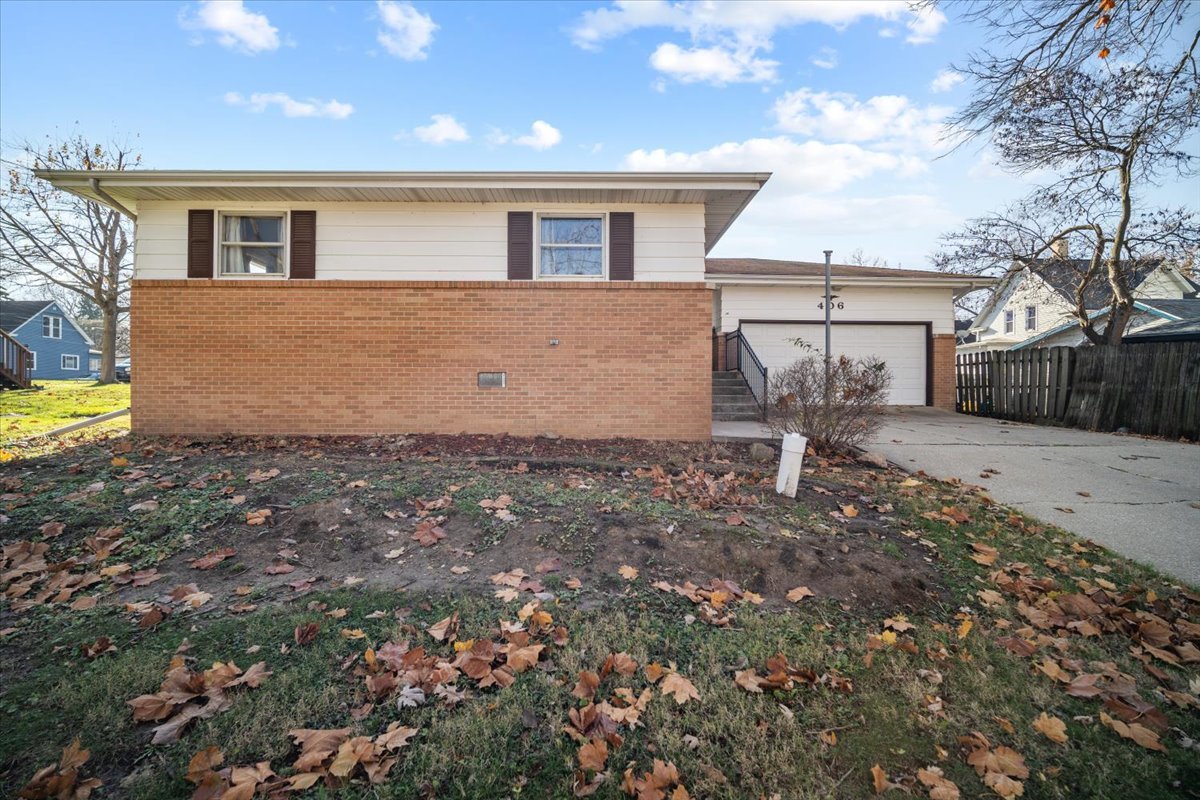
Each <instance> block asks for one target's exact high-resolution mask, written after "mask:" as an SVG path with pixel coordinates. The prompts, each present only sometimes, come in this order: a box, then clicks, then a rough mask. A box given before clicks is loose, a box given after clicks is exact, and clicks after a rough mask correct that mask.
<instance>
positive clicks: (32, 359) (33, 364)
mask: <svg viewBox="0 0 1200 800" xmlns="http://www.w3.org/2000/svg"><path fill="white" fill-rule="evenodd" d="M29 371H30V372H37V353H35V352H33V351H32V350H30V351H29Z"/></svg>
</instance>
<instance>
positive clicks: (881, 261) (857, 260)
mask: <svg viewBox="0 0 1200 800" xmlns="http://www.w3.org/2000/svg"><path fill="white" fill-rule="evenodd" d="M846 263H847V264H853V265H854V266H856V267H886V266H888V262H887V259H886V258H880V257H879V256H869V255H867V253H866V251H865V250H863V249H862V248H861V247H856V248H854V250H852V251H851V253H850V255H849V257H847V259H846Z"/></svg>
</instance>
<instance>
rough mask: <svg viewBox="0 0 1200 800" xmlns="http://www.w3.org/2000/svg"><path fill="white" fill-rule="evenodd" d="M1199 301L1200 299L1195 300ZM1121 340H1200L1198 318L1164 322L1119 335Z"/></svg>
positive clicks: (1147, 341) (1145, 341)
mask: <svg viewBox="0 0 1200 800" xmlns="http://www.w3.org/2000/svg"><path fill="white" fill-rule="evenodd" d="M1195 302H1200V301H1195ZM1121 341H1122V342H1133V343H1135V344H1146V343H1150V342H1200V319H1184V320H1178V321H1175V322H1164V323H1162V324H1161V325H1154V326H1152V327H1149V328H1142V329H1141V330H1139V331H1137V332H1135V333H1127V334H1125V335H1124V336H1122V337H1121Z"/></svg>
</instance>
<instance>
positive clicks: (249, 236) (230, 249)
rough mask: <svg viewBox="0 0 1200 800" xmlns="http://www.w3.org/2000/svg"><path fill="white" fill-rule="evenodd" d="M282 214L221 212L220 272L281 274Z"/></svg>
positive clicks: (282, 249) (282, 271) (227, 273)
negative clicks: (251, 214)
mask: <svg viewBox="0 0 1200 800" xmlns="http://www.w3.org/2000/svg"><path fill="white" fill-rule="evenodd" d="M283 228H284V215H283V214H256V215H253V216H250V215H239V214H222V215H221V253H220V261H221V274H222V275H283V274H284V269H283V262H284V245H283V242H284V239H283Z"/></svg>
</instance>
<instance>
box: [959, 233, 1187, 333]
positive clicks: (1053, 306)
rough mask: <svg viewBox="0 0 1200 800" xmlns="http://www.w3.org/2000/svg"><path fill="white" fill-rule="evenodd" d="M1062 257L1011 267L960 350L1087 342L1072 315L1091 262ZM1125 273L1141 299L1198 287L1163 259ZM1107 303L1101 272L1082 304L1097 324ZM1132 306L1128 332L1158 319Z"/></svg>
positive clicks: (1180, 295)
mask: <svg viewBox="0 0 1200 800" xmlns="http://www.w3.org/2000/svg"><path fill="white" fill-rule="evenodd" d="M1065 255H1066V254H1065V253H1063V256H1064V257H1058V256H1056V257H1054V258H1049V259H1038V260H1036V261H1025V262H1021V263H1020V264H1018V265H1016V266H1014V268H1013V269H1012V270H1010V271H1009V273H1008V274H1007V275H1005V277H1004V278H1003V279H1002V280H1001V282H1000V284H999V286H998V287H997V289H996V292H995V293H994V294H993V295H992V297H991V298H990V299H989V300H988V302H987V304H986V305H984V307H983V309H982V310H981V311H980V312H979V315H978V316H977V317H976V318H975V321H974V323H973V324H972V326H971V328H970V332H971V333H974V334H975V336H976V339H975V341H974V342H969V343H963V344H961V345H960V347H959V350H960V352H979V351H989V350H1019V349H1024V348H1027V347H1056V346H1068V347H1076V346H1078V345H1081V344H1085V343H1086V341H1087V340H1086V337H1084V335H1083V331H1082V330H1081V329H1080V328H1079V325H1078V322H1077V320H1076V318H1075V314H1074V309H1075V292H1076V287H1077V286H1078V285H1079V282H1080V280H1079V276H1080V275H1082V274H1084V272H1085V271H1086V269H1087V267H1088V265H1089V263H1090V262H1089V261H1088V260H1086V259H1072V258H1067V257H1065ZM1128 273H1129V279H1130V286H1131V287H1132V290H1133V294H1134V297H1135V298H1137V299H1138V300H1139V301H1144V300H1158V299H1180V298H1189V297H1195V296H1196V294H1197V292H1198V291H1200V285H1198V284H1196V283H1195V282H1194V281H1193V280H1192V279H1191V278H1190V277H1189V276H1188V275H1186V274H1185V273H1184V272H1183V271H1182V270H1180V269H1179V267H1178V266H1177V265H1175V264H1173V263H1171V262H1170V261H1167V260H1165V259H1162V258H1143V259H1139V260H1138V261H1137V262H1135V263H1134V264H1133V266H1132V268H1131V269H1129V270H1128ZM1111 302H1112V287H1111V286H1110V285H1109V283H1108V281H1107V280H1105V279H1104V278H1103V276H1101V277H1100V278H1098V279H1095V280H1093V281H1091V282H1090V283H1089V285H1088V287H1087V289H1086V291H1085V293H1084V305H1085V308H1087V309H1088V311H1089V314H1090V316H1091V318H1092V319H1095V320H1097V321H1098V322H1099V323H1100V324H1099V327H1101V328H1102V327H1103V317H1104V316H1106V315H1107V314H1108V309H1109V304H1110V303H1111ZM1135 307H1136V308H1137V311H1138V313H1137V314H1135V316H1134V318H1133V319H1132V320H1131V321H1130V324H1129V327H1128V330H1129V331H1130V332H1133V331H1136V330H1138V329H1139V328H1140V327H1141V326H1143V325H1146V324H1151V323H1153V322H1157V321H1161V319H1162V318H1161V317H1160V316H1159V315H1158V314H1156V313H1155V312H1154V311H1153V310H1152V309H1150V308H1147V307H1145V306H1135Z"/></svg>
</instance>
